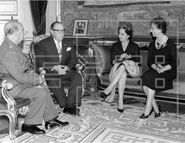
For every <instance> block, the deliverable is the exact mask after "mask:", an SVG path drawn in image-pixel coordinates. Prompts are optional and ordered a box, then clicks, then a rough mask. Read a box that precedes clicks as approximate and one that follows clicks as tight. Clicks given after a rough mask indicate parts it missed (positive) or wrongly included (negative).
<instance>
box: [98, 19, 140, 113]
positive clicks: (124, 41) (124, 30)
mask: <svg viewBox="0 0 185 143" xmlns="http://www.w3.org/2000/svg"><path fill="white" fill-rule="evenodd" d="M132 31H133V29H132V25H131V23H129V22H120V23H119V27H118V37H119V40H118V41H117V42H116V43H114V44H113V45H112V49H111V63H112V65H113V67H112V69H111V72H110V75H109V80H110V84H109V86H108V87H107V88H106V89H105V90H104V91H103V92H101V93H100V96H101V98H103V99H104V100H105V101H106V102H109V103H110V102H113V100H114V97H115V89H116V87H117V85H118V93H119V101H118V111H119V112H123V94H124V89H125V83H126V79H127V75H130V76H133V77H134V76H138V75H139V67H138V64H137V63H136V62H139V47H138V46H137V44H135V43H134V42H132V41H131V39H132ZM109 94H110V95H109Z"/></svg>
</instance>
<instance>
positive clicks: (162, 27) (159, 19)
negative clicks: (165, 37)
mask: <svg viewBox="0 0 185 143" xmlns="http://www.w3.org/2000/svg"><path fill="white" fill-rule="evenodd" d="M152 24H154V25H156V27H157V28H158V29H160V30H161V31H162V33H164V34H166V30H167V22H166V21H165V20H164V19H163V18H162V17H160V16H159V17H156V18H154V19H153V20H152V21H151V22H150V25H152Z"/></svg>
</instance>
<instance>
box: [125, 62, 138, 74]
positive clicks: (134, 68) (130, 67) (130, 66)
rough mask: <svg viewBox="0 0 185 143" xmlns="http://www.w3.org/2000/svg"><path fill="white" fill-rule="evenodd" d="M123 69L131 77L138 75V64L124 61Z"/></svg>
mask: <svg viewBox="0 0 185 143" xmlns="http://www.w3.org/2000/svg"><path fill="white" fill-rule="evenodd" d="M123 63H124V65H125V68H126V70H127V72H128V73H129V75H130V76H131V77H137V76H139V74H140V69H139V65H138V63H136V62H134V61H132V60H125V61H124V62H123Z"/></svg>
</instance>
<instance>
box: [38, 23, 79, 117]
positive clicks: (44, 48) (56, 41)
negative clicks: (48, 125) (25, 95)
mask: <svg viewBox="0 0 185 143" xmlns="http://www.w3.org/2000/svg"><path fill="white" fill-rule="evenodd" d="M50 32H51V36H49V37H48V38H46V39H44V40H42V41H40V42H39V43H37V44H36V45H35V54H36V67H37V68H40V69H42V68H44V69H45V70H46V76H45V77H46V82H47V85H48V86H49V88H50V90H51V91H52V92H53V93H54V96H55V97H56V99H57V101H58V103H59V105H60V107H61V108H63V107H64V110H63V112H64V113H69V114H73V115H78V114H79V108H77V106H80V105H81V98H82V79H81V76H80V74H79V73H78V72H77V71H76V70H75V67H76V63H77V58H76V52H75V48H74V47H73V42H72V41H69V40H66V39H64V26H63V24H62V23H61V22H54V23H52V24H51V27H50ZM66 80H68V81H70V87H69V89H68V94H67V96H66V94H65V92H64V85H63V84H62V82H64V81H66Z"/></svg>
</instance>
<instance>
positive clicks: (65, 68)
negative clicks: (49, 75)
mask: <svg viewBox="0 0 185 143" xmlns="http://www.w3.org/2000/svg"><path fill="white" fill-rule="evenodd" d="M54 70H55V71H56V72H58V74H59V75H65V74H66V72H67V71H68V70H69V67H68V66H64V65H55V66H54V67H53V68H52V69H51V71H54Z"/></svg>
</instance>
